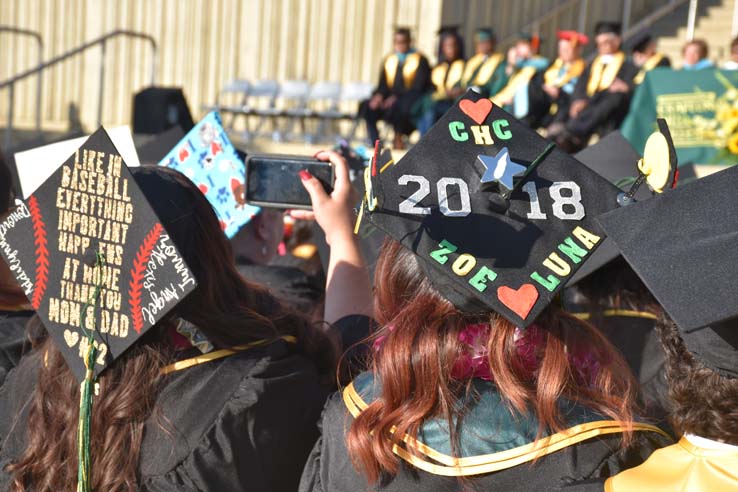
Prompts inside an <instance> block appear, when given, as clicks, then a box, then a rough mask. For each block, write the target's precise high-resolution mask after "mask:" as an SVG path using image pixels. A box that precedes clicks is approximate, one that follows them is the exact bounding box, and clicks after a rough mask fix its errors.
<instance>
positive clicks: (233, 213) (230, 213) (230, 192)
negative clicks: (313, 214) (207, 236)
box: [159, 111, 261, 238]
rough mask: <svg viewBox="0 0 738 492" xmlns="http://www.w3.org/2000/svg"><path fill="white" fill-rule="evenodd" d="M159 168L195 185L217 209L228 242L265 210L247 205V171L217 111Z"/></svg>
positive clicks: (193, 130) (170, 153)
mask: <svg viewBox="0 0 738 492" xmlns="http://www.w3.org/2000/svg"><path fill="white" fill-rule="evenodd" d="M159 165H160V166H166V167H170V168H172V169H176V170H177V171H179V172H181V173H182V174H184V175H185V176H187V177H188V178H190V180H192V182H193V183H195V185H196V186H197V187H198V188H199V189H200V191H201V192H202V193H203V195H205V198H207V199H208V201H209V202H210V205H212V206H213V209H215V213H216V214H217V215H218V220H220V226H221V228H222V229H223V232H225V234H226V236H228V238H232V237H233V236H234V235H235V234H236V233H237V232H238V230H239V229H240V228H241V227H243V226H244V225H246V224H247V223H248V222H249V221H250V220H251V219H252V218H253V217H254V216H255V215H256V214H258V213H259V211H260V210H261V209H260V208H259V207H255V206H253V205H248V204H247V203H246V199H245V192H246V167H245V166H244V163H243V161H242V160H241V158H240V157H239V156H238V154H237V153H236V148H235V147H234V146H233V144H232V143H231V141H230V139H229V138H228V135H227V134H226V132H225V129H223V124H222V123H221V120H220V115H219V114H218V112H217V111H212V112H210V113H208V115H207V116H205V118H203V119H202V120H201V121H200V122H199V123H198V124H197V125H195V127H194V128H193V129H192V130H190V132H189V133H188V134H187V135H185V137H184V138H183V139H182V140H181V141H180V142H179V143H178V144H177V145H176V146H175V147H174V148H173V149H172V150H171V151H170V152H169V153H168V154H167V155H166V156H165V157H164V159H162V160H161V162H160V163H159Z"/></svg>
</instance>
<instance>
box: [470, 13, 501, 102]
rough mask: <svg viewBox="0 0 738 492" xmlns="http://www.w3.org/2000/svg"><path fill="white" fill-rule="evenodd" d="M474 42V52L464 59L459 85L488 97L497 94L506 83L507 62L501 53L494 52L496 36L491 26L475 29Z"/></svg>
mask: <svg viewBox="0 0 738 492" xmlns="http://www.w3.org/2000/svg"><path fill="white" fill-rule="evenodd" d="M474 43H475V46H476V53H475V54H474V56H472V57H471V58H469V59H468V60H467V61H466V65H465V67H464V75H463V77H462V78H461V86H462V87H463V88H465V89H474V90H475V91H476V92H478V93H480V94H481V95H483V96H485V97H489V96H491V95H492V94H497V92H498V91H499V90H500V89H502V88H503V87H504V86H505V84H506V83H507V74H506V73H505V67H506V65H507V62H506V60H505V56H504V55H503V54H502V53H496V52H495V46H496V44H497V38H496V36H495V31H494V30H493V29H492V28H490V27H483V28H480V29H477V32H476V33H475V34H474Z"/></svg>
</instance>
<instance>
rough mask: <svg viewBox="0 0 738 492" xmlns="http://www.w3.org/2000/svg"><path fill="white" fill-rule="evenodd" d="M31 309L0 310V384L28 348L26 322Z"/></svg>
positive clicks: (31, 314)
mask: <svg viewBox="0 0 738 492" xmlns="http://www.w3.org/2000/svg"><path fill="white" fill-rule="evenodd" d="M31 316H33V311H24V310H21V311H4V310H0V385H1V384H2V383H3V381H4V380H5V377H6V376H7V374H8V373H9V372H10V370H11V369H13V368H14V367H15V366H17V365H18V362H19V361H20V358H21V356H22V355H23V354H24V353H25V352H27V351H28V350H29V349H30V346H29V343H28V339H27V337H26V323H28V320H29V319H30V318H31Z"/></svg>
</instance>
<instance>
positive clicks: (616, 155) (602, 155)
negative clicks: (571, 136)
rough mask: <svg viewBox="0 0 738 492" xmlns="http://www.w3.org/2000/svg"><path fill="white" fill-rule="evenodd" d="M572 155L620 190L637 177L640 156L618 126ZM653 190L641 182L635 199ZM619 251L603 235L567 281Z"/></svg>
mask: <svg viewBox="0 0 738 492" xmlns="http://www.w3.org/2000/svg"><path fill="white" fill-rule="evenodd" d="M574 157H576V158H577V160H578V161H579V162H581V163H582V164H584V165H585V166H587V167H588V168H590V169H592V170H593V171H595V172H596V173H597V174H599V175H600V176H602V177H603V178H605V179H606V180H608V181H609V182H611V183H613V184H614V185H615V186H617V187H619V188H620V189H621V190H623V191H627V190H629V189H630V186H631V185H632V184H633V183H634V182H635V180H636V178H637V177H638V167H637V165H638V160H639V159H640V158H641V156H640V155H638V152H636V151H635V149H634V148H633V146H632V145H630V142H628V141H627V140H626V139H625V138H624V137H623V134H622V133H620V131H619V130H615V131H614V132H610V133H609V134H608V135H607V136H605V137H604V138H602V139H601V140H599V141H598V142H597V143H596V144H594V145H590V146H589V147H587V148H585V149H584V150H581V151H579V152H578V153H577V154H576V155H575V156H574ZM651 195H652V193H651V192H650V191H649V189H648V187H647V186H641V187H640V188H638V191H637V192H636V195H635V198H636V200H645V199H647V198H650V197H651ZM619 255H620V251H619V250H618V248H617V247H616V246H615V244H614V243H613V242H612V240H611V239H609V238H605V240H604V241H603V242H602V244H601V245H600V247H599V248H597V251H595V252H594V253H592V255H591V256H590V257H589V258H588V259H587V261H585V262H584V265H582V267H581V268H580V269H579V270H577V272H576V273H575V274H574V275H572V277H571V279H570V280H569V283H568V284H567V285H574V284H576V283H577V282H579V281H580V280H581V279H583V278H585V277H587V276H589V275H590V274H592V273H594V272H595V271H597V270H599V269H600V268H602V267H603V266H605V265H606V264H608V263H610V262H611V261H612V260H614V259H615V258H617V257H618V256H619Z"/></svg>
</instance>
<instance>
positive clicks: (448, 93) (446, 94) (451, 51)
mask: <svg viewBox="0 0 738 492" xmlns="http://www.w3.org/2000/svg"><path fill="white" fill-rule="evenodd" d="M438 34H439V35H440V41H439V48H438V65H436V66H435V67H433V70H432V71H431V82H433V87H434V91H433V92H432V93H429V94H426V95H425V96H424V97H423V103H422V109H421V110H420V111H421V112H422V114H421V116H420V120H419V121H418V131H420V134H421V135H424V134H425V133H426V132H427V131H428V130H430V127H431V126H433V124H434V123H435V122H436V121H438V119H439V118H440V117H441V116H443V113H445V112H446V111H448V109H449V108H450V107H451V106H452V105H453V104H454V102H455V101H456V99H457V98H458V97H459V96H461V95H462V94H463V93H464V89H463V88H462V87H461V77H462V75H463V74H464V49H463V48H464V44H463V39H462V38H461V35H460V34H459V32H458V26H445V27H442V28H441V30H440V31H438Z"/></svg>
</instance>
